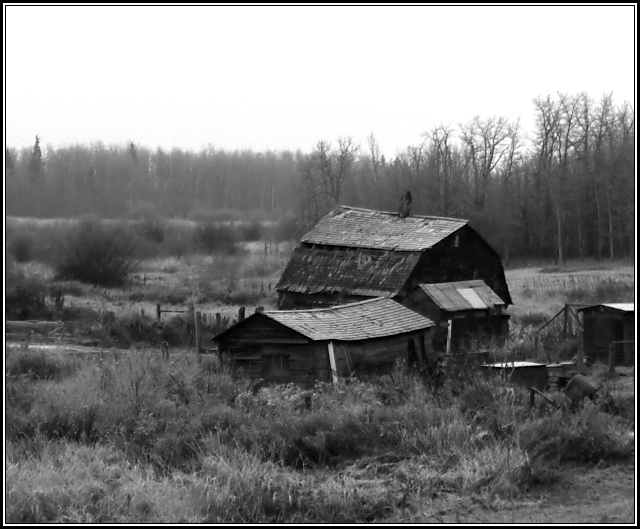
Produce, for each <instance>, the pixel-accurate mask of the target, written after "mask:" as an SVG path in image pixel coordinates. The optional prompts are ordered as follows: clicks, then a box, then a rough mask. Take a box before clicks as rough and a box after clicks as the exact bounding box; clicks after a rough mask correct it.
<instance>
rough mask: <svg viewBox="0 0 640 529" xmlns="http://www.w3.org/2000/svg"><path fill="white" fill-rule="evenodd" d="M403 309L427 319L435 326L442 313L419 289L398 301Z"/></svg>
mask: <svg viewBox="0 0 640 529" xmlns="http://www.w3.org/2000/svg"><path fill="white" fill-rule="evenodd" d="M400 302H401V303H402V304H403V305H404V306H405V307H407V308H408V309H411V310H412V311H414V312H417V313H418V314H422V315H423V316H426V317H427V318H429V319H430V320H431V321H432V322H433V323H435V324H436V325H437V324H438V323H439V322H440V320H441V319H442V311H441V310H440V307H438V305H436V304H435V303H434V302H433V301H432V300H431V298H430V297H429V296H427V295H426V294H425V292H424V290H422V289H421V288H415V289H413V290H412V291H411V292H410V293H409V294H408V295H407V296H405V297H404V298H402V300H401V301H400Z"/></svg>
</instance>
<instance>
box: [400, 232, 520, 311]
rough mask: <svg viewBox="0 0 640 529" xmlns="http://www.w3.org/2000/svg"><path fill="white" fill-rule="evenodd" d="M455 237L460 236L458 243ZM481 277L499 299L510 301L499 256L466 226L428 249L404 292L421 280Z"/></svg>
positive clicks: (446, 280) (448, 280)
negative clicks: (456, 243)
mask: <svg viewBox="0 0 640 529" xmlns="http://www.w3.org/2000/svg"><path fill="white" fill-rule="evenodd" d="M455 237H459V241H458V245H457V246H456V245H455ZM470 279H482V280H484V282H485V283H486V284H487V285H488V286H489V288H491V289H492V290H493V291H494V292H495V293H496V294H498V296H500V298H501V299H502V300H503V301H504V302H505V303H508V304H511V303H512V301H511V296H510V294H509V288H508V286H507V280H506V278H505V275H504V269H503V268H502V263H501V262H500V258H499V257H498V255H497V254H496V253H495V252H494V251H493V250H491V249H490V247H489V246H488V245H487V244H486V243H484V242H483V240H482V239H481V238H480V237H479V235H478V234H477V233H475V231H473V230H472V229H471V228H470V227H468V226H465V227H464V228H461V229H460V230H458V231H457V232H456V234H455V236H453V237H449V238H447V239H445V240H443V241H442V242H440V243H438V244H437V245H435V246H434V247H433V248H431V249H429V250H425V251H424V252H423V254H422V257H421V259H420V261H419V263H418V265H417V266H416V268H415V270H414V272H413V274H412V275H411V278H410V280H409V283H408V285H407V286H408V288H407V289H406V290H405V292H404V293H402V294H403V295H406V294H407V293H408V292H409V291H410V290H411V289H413V288H414V287H416V286H417V285H419V284H420V283H447V282H453V281H467V280H470Z"/></svg>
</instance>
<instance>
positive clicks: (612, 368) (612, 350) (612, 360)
mask: <svg viewBox="0 0 640 529" xmlns="http://www.w3.org/2000/svg"><path fill="white" fill-rule="evenodd" d="M615 372H616V347H615V344H614V343H613V342H611V343H610V344H609V375H613V374H615Z"/></svg>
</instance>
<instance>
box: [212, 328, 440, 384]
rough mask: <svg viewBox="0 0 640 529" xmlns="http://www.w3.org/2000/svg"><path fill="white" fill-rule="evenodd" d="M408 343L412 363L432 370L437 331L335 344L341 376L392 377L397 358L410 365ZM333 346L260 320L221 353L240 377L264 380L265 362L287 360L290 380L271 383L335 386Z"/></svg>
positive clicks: (224, 343) (228, 339) (231, 337)
mask: <svg viewBox="0 0 640 529" xmlns="http://www.w3.org/2000/svg"><path fill="white" fill-rule="evenodd" d="M409 340H413V344H414V345H413V348H414V351H415V358H414V359H413V360H414V361H415V362H416V363H417V364H419V365H427V364H428V365H432V364H433V363H434V362H435V356H434V352H433V343H432V342H433V328H429V329H425V330H422V331H419V332H415V333H405V334H400V335H396V336H391V337H385V338H378V339H371V340H360V341H353V342H349V341H334V342H333V344H334V353H335V359H336V371H337V373H338V376H339V377H341V378H342V377H348V376H350V375H351V374H354V375H355V376H358V375H371V374H384V373H389V372H391V370H392V369H393V365H394V363H395V361H396V360H397V359H398V358H402V359H404V360H405V361H409V346H408V344H409ZM328 343H329V342H328V341H318V342H312V341H310V340H307V339H306V338H304V337H303V336H301V335H299V334H297V333H295V332H293V331H291V330H290V329H287V328H286V327H284V326H280V325H279V324H278V323H277V322H274V321H272V320H269V319H268V318H259V319H254V320H252V321H250V322H247V324H246V325H243V326H241V327H240V328H239V329H238V330H237V331H234V332H230V333H228V334H227V335H226V336H225V337H224V338H223V339H221V340H220V342H219V344H218V347H219V351H220V353H221V355H223V357H224V358H225V361H226V365H227V367H228V368H230V370H231V372H232V373H233V374H234V375H235V376H243V377H248V378H250V379H252V380H263V379H265V371H264V369H265V365H266V360H265V359H266V358H268V357H270V356H275V357H280V356H286V357H288V366H289V374H288V376H286V377H283V376H279V377H267V380H272V381H274V382H296V383H299V384H303V385H312V384H314V383H315V381H322V382H331V380H332V377H331V365H330V362H329V352H328Z"/></svg>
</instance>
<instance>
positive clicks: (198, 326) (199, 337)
mask: <svg viewBox="0 0 640 529" xmlns="http://www.w3.org/2000/svg"><path fill="white" fill-rule="evenodd" d="M200 317H201V316H200V312H196V313H195V318H194V321H195V327H196V354H197V355H198V360H200V352H201V351H202V335H201V332H200V330H201V324H202V322H201V320H200Z"/></svg>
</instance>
